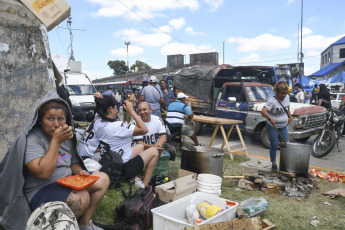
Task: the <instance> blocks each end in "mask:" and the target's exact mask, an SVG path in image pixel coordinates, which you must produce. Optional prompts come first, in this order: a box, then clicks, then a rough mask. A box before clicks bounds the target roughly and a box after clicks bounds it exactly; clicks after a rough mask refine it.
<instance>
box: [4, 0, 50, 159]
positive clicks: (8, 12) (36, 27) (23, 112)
mask: <svg viewBox="0 0 345 230" xmlns="http://www.w3.org/2000/svg"><path fill="white" fill-rule="evenodd" d="M54 87H55V83H54V73H53V67H52V62H51V56H50V50H49V43H48V33H47V30H46V27H45V26H44V25H43V24H42V23H41V22H40V21H39V20H38V19H37V18H36V17H35V16H34V15H33V14H32V13H31V12H30V11H29V10H28V9H27V8H26V7H25V6H24V5H22V4H21V3H20V2H19V1H17V0H0V108H1V109H0V159H2V158H3V157H4V155H5V153H6V152H7V150H8V148H9V147H10V145H11V143H12V141H13V140H14V138H15V137H16V136H17V134H18V133H19V131H20V130H22V128H23V127H24V126H25V124H26V123H27V120H28V118H29V117H31V115H32V112H33V111H34V109H35V107H36V105H37V103H38V101H39V100H40V99H41V98H42V96H43V95H45V94H46V93H47V92H48V91H49V90H51V89H54Z"/></svg>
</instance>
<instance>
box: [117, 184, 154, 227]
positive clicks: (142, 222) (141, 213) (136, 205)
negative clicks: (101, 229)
mask: <svg viewBox="0 0 345 230" xmlns="http://www.w3.org/2000/svg"><path fill="white" fill-rule="evenodd" d="M159 204H160V202H159V198H158V194H157V193H156V192H155V191H154V190H153V187H152V186H151V185H147V186H146V187H145V188H140V187H139V188H138V190H137V191H136V192H135V193H134V194H133V195H132V196H130V197H128V198H127V199H126V200H125V201H123V202H121V203H120V204H118V205H117V206H116V214H117V217H115V221H114V223H115V225H116V223H123V227H124V229H126V230H132V229H133V230H134V229H135V230H140V229H149V228H151V227H152V220H153V216H152V212H151V209H153V208H156V207H158V206H159Z"/></svg>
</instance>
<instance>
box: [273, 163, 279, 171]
mask: <svg viewBox="0 0 345 230" xmlns="http://www.w3.org/2000/svg"><path fill="white" fill-rule="evenodd" d="M272 172H278V166H277V165H276V164H272Z"/></svg>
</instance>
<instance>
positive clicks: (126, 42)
mask: <svg viewBox="0 0 345 230" xmlns="http://www.w3.org/2000/svg"><path fill="white" fill-rule="evenodd" d="M130 44H131V42H130V41H125V45H126V46H127V67H128V70H129V64H128V46H129V45H130Z"/></svg>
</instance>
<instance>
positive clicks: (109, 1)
mask: <svg viewBox="0 0 345 230" xmlns="http://www.w3.org/2000/svg"><path fill="white" fill-rule="evenodd" d="M87 1H89V2H92V3H95V4H99V5H100V9H99V10H98V11H97V12H94V13H93V16H95V17H126V18H130V19H134V20H141V17H143V18H146V19H149V18H154V17H156V16H162V11H165V10H177V9H189V10H192V11H194V10H197V9H198V8H199V2H198V0H188V1H186V0H164V1H161V0H145V1H142V0H126V1H121V2H120V1H118V0H87ZM128 8H130V9H131V10H133V11H134V12H135V13H133V12H132V11H131V10H130V9H128ZM137 14H138V15H140V16H141V17H140V16H138V15H137Z"/></svg>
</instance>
